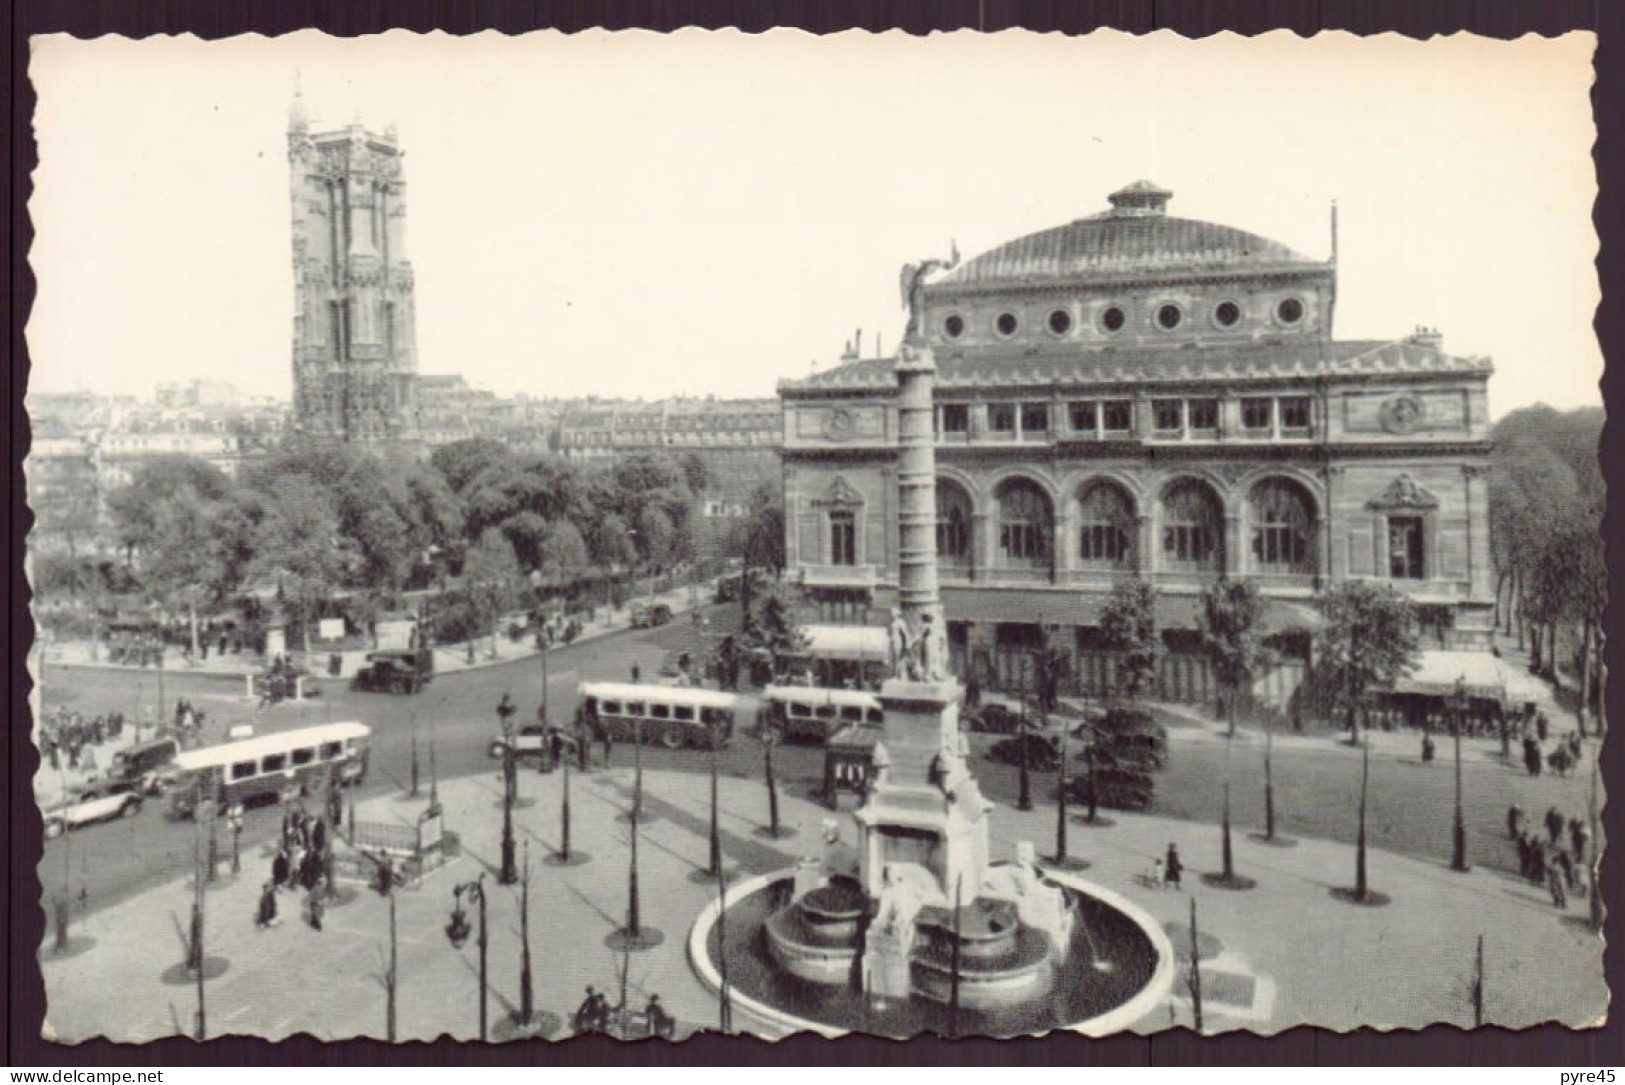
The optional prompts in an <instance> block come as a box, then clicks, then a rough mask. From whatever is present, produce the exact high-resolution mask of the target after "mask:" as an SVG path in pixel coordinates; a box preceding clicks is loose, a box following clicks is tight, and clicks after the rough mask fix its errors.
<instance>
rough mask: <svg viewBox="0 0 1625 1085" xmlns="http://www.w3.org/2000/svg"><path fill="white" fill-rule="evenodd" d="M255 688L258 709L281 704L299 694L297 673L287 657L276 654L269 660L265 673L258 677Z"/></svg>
mask: <svg viewBox="0 0 1625 1085" xmlns="http://www.w3.org/2000/svg"><path fill="white" fill-rule="evenodd" d="M255 687H256V688H257V689H258V690H259V695H260V703H259V707H261V708H264V707H265V706H266V705H274V704H281V703H282V702H283V701H284V700H286V699H287V698H289V697H291V696H293V695H295V694H297V693H298V692H299V672H298V671H297V670H296V669H295V668H294V665H293V664H292V663H291V662H290V661H289V660H288V657H287V656H284V655H281V654H278V655H277V656H276V657H275V658H273V659H272V660H271V665H270V666H269V667H267V668H266V669H265V673H264V674H262V675H260V676H259V680H258V681H257V682H256V683H255Z"/></svg>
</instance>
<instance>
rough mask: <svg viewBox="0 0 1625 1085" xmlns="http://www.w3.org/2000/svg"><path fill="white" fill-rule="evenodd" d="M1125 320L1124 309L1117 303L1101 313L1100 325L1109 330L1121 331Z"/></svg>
mask: <svg viewBox="0 0 1625 1085" xmlns="http://www.w3.org/2000/svg"><path fill="white" fill-rule="evenodd" d="M1123 322H1124V317H1123V310H1121V309H1119V308H1118V307H1117V306H1115V305H1113V306H1112V307H1111V308H1110V309H1107V310H1106V311H1105V312H1104V313H1101V314H1100V325H1101V327H1103V328H1105V329H1106V330H1107V331H1109V332H1115V331H1121V330H1122V328H1123Z"/></svg>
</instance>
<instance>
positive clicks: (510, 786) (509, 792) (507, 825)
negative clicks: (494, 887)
mask: <svg viewBox="0 0 1625 1085" xmlns="http://www.w3.org/2000/svg"><path fill="white" fill-rule="evenodd" d="M517 773H518V767H517V765H516V762H515V754H514V748H513V741H512V739H510V740H509V741H508V742H505V743H503V746H502V784H503V786H502V870H501V872H500V873H499V874H498V876H497V880H498V881H500V882H501V883H502V884H503V885H512V884H513V883H514V882H516V881H518V879H519V872H518V870H517V869H516V867H515V864H514V840H513V800H514V792H515V790H517V788H518V780H517V779H516V776H517Z"/></svg>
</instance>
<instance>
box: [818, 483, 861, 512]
mask: <svg viewBox="0 0 1625 1085" xmlns="http://www.w3.org/2000/svg"><path fill="white" fill-rule="evenodd" d="M813 504H815V505H817V506H819V507H821V508H835V507H842V506H846V507H851V506H856V505H861V504H863V495H862V494H860V493H858V491H857V489H856V488H855V487H854V486H853V485H852V484H851V483H850V482H848V481H846V479H844V478H842V477H841V476H840V475H836V476H835V481H833V482H831V483H830V484H829V485H828V486H827V487H825V489H824V492H823V493H822V494H820V495H819V496H818V497H817V498H816V499H815V500H814V501H813Z"/></svg>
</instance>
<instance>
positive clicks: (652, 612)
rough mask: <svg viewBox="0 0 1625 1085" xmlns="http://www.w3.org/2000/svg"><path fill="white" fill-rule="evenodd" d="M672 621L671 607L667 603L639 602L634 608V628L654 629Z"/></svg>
mask: <svg viewBox="0 0 1625 1085" xmlns="http://www.w3.org/2000/svg"><path fill="white" fill-rule="evenodd" d="M670 621H671V607H669V606H667V605H666V604H665V603H638V604H637V605H636V606H634V607H633V608H632V628H633V629H653V628H654V627H655V626H658V625H665V624H666V623H667V622H670Z"/></svg>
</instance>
